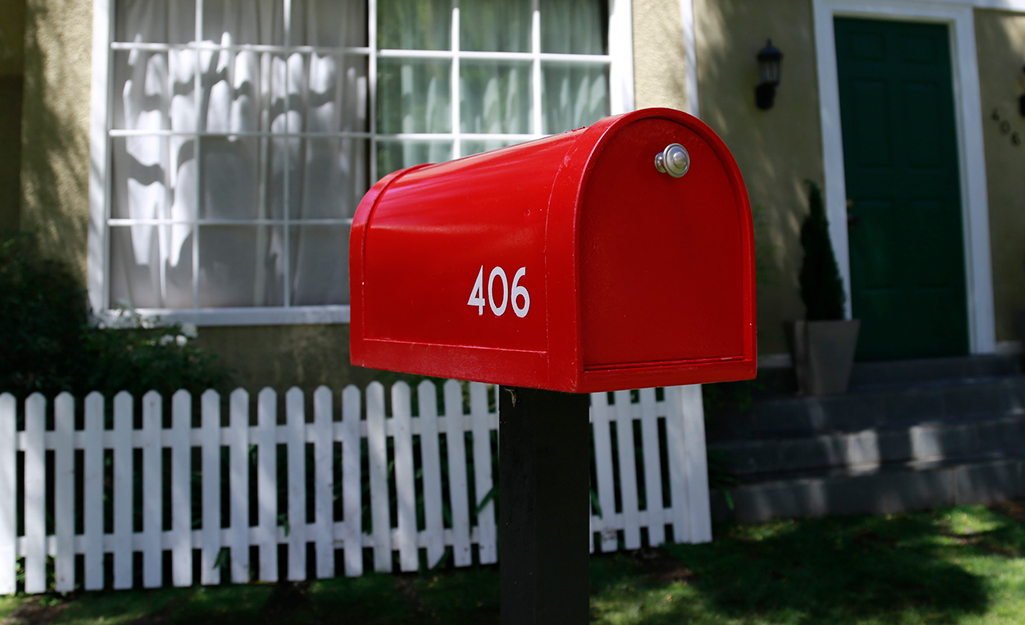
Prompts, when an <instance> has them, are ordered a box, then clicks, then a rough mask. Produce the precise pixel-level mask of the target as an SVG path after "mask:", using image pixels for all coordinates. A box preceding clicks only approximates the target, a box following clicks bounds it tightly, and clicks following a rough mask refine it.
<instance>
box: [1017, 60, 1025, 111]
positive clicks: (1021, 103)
mask: <svg viewBox="0 0 1025 625" xmlns="http://www.w3.org/2000/svg"><path fill="white" fill-rule="evenodd" d="M1022 71H1025V67H1022ZM1018 112H1020V113H1021V116H1022V117H1025V95H1022V96H1021V98H1020V99H1019V100H1018Z"/></svg>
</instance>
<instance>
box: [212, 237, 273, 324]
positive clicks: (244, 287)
mask: <svg viewBox="0 0 1025 625" xmlns="http://www.w3.org/2000/svg"><path fill="white" fill-rule="evenodd" d="M199 250H200V254H199V307H200V308H216V307H250V306H282V305H284V303H285V298H284V283H285V281H284V276H285V266H284V258H285V239H284V228H282V227H280V226H204V227H200V229H199Z"/></svg>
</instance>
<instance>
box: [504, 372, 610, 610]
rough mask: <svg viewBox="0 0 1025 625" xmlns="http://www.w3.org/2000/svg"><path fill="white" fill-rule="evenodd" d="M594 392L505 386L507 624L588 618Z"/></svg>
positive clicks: (505, 580)
mask: <svg viewBox="0 0 1025 625" xmlns="http://www.w3.org/2000/svg"><path fill="white" fill-rule="evenodd" d="M588 399H589V397H588V395H586V394H572V393H561V392H556V391H542V390H537V389H526V388H513V387H502V388H501V389H500V391H499V414H500V418H499V419H500V428H499V497H500V506H499V508H500V510H499V515H500V517H499V518H500V523H499V527H500V530H499V567H500V571H501V573H500V578H501V582H500V587H501V600H502V618H501V622H502V624H503V625H549V624H556V623H558V624H559V625H586V623H588V622H589V620H590V594H589V586H590V576H589V569H588V559H589V551H590V550H589V545H588V539H589V536H588V532H589V520H590V497H589V495H588V491H589V488H590V484H589V482H590V468H589V467H590V465H589V454H590V447H591V446H590V440H591V437H590V429H589V427H588V418H587V416H588V409H589V401H588Z"/></svg>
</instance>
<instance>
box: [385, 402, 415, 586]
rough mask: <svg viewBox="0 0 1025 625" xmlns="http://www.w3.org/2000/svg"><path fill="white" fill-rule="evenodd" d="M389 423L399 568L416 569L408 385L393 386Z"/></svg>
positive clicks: (410, 408) (404, 569)
mask: <svg viewBox="0 0 1025 625" xmlns="http://www.w3.org/2000/svg"><path fill="white" fill-rule="evenodd" d="M391 390H392V425H393V426H394V433H393V436H392V438H393V440H394V445H395V498H396V504H397V507H398V532H397V533H396V536H397V538H398V540H397V543H398V544H397V545H396V547H397V548H398V551H399V568H401V569H402V571H404V572H410V571H415V570H416V569H417V568H418V566H419V561H418V560H419V559H418V558H417V540H416V539H417V528H416V481H415V480H414V479H413V432H412V424H411V417H412V410H413V406H412V397H411V393H410V389H409V385H408V384H406V383H405V382H397V383H395V384H394V385H393V386H392V389H391Z"/></svg>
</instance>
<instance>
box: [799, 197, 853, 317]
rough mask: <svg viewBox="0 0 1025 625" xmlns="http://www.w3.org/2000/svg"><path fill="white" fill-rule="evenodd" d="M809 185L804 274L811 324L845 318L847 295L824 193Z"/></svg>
mask: <svg viewBox="0 0 1025 625" xmlns="http://www.w3.org/2000/svg"><path fill="white" fill-rule="evenodd" d="M807 184H808V206H809V209H810V210H809V213H808V216H807V217H805V219H804V223H803V224H802V225H801V247H803V248H804V262H803V263H802V265H801V275H800V282H801V300H802V301H803V302H804V307H805V318H806V319H807V320H808V321H828V320H834V319H843V318H844V303H845V301H846V295H845V294H844V290H843V281H842V280H841V279H840V269H839V267H838V266H837V264H836V256H835V254H834V253H833V244H832V242H830V239H829V221H828V219H827V218H826V211H825V208H824V207H823V205H822V191H821V190H820V189H819V188H818V186H817V185H816V184H815V183H814V182H812V181H810V180H809V181H807Z"/></svg>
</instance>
